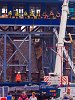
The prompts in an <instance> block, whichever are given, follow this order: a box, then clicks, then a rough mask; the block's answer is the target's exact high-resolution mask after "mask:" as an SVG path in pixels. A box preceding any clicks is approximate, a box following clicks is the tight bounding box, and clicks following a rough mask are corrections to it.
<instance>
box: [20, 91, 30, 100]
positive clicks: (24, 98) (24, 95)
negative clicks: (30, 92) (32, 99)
mask: <svg viewBox="0 0 75 100" xmlns="http://www.w3.org/2000/svg"><path fill="white" fill-rule="evenodd" d="M18 100H29V99H28V96H27V94H26V93H25V92H23V93H22V94H21V95H20V96H19V98H18Z"/></svg>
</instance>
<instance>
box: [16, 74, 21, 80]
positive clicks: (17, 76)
mask: <svg viewBox="0 0 75 100" xmlns="http://www.w3.org/2000/svg"><path fill="white" fill-rule="evenodd" d="M16 82H21V74H20V73H18V74H17V75H16Z"/></svg>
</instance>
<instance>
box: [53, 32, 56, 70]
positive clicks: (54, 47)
mask: <svg viewBox="0 0 75 100" xmlns="http://www.w3.org/2000/svg"><path fill="white" fill-rule="evenodd" d="M55 43H56V41H55V34H53V50H54V51H56V44H55ZM54 66H55V53H54V52H53V70H54V69H55V67H54Z"/></svg>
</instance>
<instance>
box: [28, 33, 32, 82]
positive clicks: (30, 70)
mask: <svg viewBox="0 0 75 100" xmlns="http://www.w3.org/2000/svg"><path fill="white" fill-rule="evenodd" d="M31 72H32V66H31V33H30V34H29V82H31Z"/></svg>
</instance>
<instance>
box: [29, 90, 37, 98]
mask: <svg viewBox="0 0 75 100" xmlns="http://www.w3.org/2000/svg"><path fill="white" fill-rule="evenodd" d="M29 100H37V97H36V96H35V92H32V96H31V97H30V99H29Z"/></svg>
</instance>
